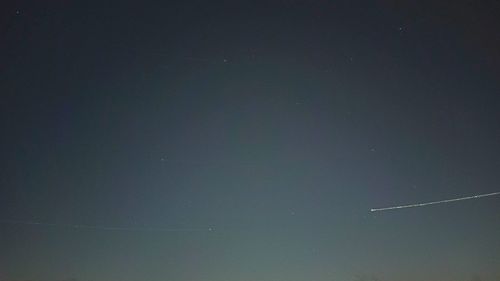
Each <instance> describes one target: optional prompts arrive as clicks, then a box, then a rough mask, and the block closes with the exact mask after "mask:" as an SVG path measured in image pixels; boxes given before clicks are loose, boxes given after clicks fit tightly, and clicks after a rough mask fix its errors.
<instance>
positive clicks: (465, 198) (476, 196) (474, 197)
mask: <svg viewBox="0 0 500 281" xmlns="http://www.w3.org/2000/svg"><path fill="white" fill-rule="evenodd" d="M495 195H500V191H499V192H492V193H487V194H479V195H474V196H467V197H460V198H454V199H446V200H440V201H432V202H425V203H416V204H409V205H400V206H393V207H385V208H374V209H371V210H370V212H378V211H388V210H396V209H405V208H413V207H423V206H428V205H435V204H441V203H450V202H456V201H462V200H469V199H477V198H482V197H488V196H495Z"/></svg>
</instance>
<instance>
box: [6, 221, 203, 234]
mask: <svg viewBox="0 0 500 281" xmlns="http://www.w3.org/2000/svg"><path fill="white" fill-rule="evenodd" d="M0 224H13V225H34V226H54V227H64V228H72V229H94V230H106V231H155V232H158V231H161V232H201V231H212V228H210V227H208V228H166V227H122V226H102V225H88V224H60V223H48V222H38V221H23V220H0Z"/></svg>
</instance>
